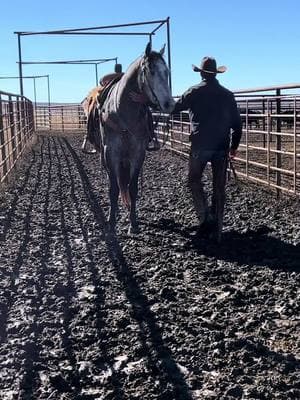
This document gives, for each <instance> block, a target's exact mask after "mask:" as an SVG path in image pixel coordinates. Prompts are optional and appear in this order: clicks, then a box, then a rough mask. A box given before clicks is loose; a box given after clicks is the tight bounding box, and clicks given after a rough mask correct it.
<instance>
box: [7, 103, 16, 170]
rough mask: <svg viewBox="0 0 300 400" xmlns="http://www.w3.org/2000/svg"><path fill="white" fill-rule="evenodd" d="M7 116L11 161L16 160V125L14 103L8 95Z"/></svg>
mask: <svg viewBox="0 0 300 400" xmlns="http://www.w3.org/2000/svg"><path fill="white" fill-rule="evenodd" d="M8 118H9V128H10V129H9V130H10V147H11V150H10V152H9V153H10V154H12V158H13V161H12V163H13V162H14V161H15V160H16V158H17V154H16V137H15V133H16V129H15V128H16V127H15V116H14V104H13V101H12V98H11V96H9V101H8Z"/></svg>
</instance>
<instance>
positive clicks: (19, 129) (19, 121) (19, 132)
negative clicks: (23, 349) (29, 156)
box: [16, 97, 24, 154]
mask: <svg viewBox="0 0 300 400" xmlns="http://www.w3.org/2000/svg"><path fill="white" fill-rule="evenodd" d="M21 99H22V98H21ZM16 106H17V142H18V144H17V147H18V154H19V153H21V150H22V133H23V126H24V125H23V124H22V119H21V107H20V97H17V101H16Z"/></svg>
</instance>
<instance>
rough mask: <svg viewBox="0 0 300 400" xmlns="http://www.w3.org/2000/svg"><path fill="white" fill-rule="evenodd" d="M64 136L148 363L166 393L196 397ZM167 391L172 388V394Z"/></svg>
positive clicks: (178, 397) (80, 164)
mask: <svg viewBox="0 0 300 400" xmlns="http://www.w3.org/2000/svg"><path fill="white" fill-rule="evenodd" d="M63 140H64V143H65V145H66V147H67V148H68V150H69V151H70V153H71V155H72V157H73V159H74V162H75V164H76V165H77V168H78V171H79V174H80V176H81V179H82V184H83V187H84V192H85V194H86V196H87V199H88V202H89V206H90V209H91V211H92V212H93V214H94V217H95V220H96V221H97V222H98V224H99V225H100V226H102V227H103V228H104V241H105V246H106V249H107V253H108V256H109V259H110V262H111V264H112V267H113V269H114V271H115V274H116V277H117V279H118V280H119V282H120V283H121V284H122V287H123V288H124V292H125V295H126V297H127V299H128V301H129V303H130V304H131V307H132V317H133V318H134V319H135V321H136V322H137V324H138V326H139V338H140V341H141V344H142V349H143V353H144V354H145V357H146V358H147V363H148V367H149V369H150V370H151V372H152V374H153V375H154V376H156V377H157V379H159V381H160V392H161V393H165V395H166V396H169V397H168V398H174V399H175V398H176V399H182V400H192V395H191V393H190V388H189V386H188V384H187V383H186V381H185V378H184V375H183V374H182V372H181V371H180V369H179V368H178V366H177V363H176V361H175V360H174V358H173V356H172V353H171V351H170V350H169V349H168V347H167V346H166V345H165V344H164V341H163V337H162V330H161V328H160V327H159V326H158V324H157V322H156V320H157V318H156V316H155V314H154V312H153V311H152V310H151V309H150V306H151V304H150V302H149V300H148V298H147V296H146V295H145V294H144V293H143V291H142V289H141V288H140V286H139V284H138V282H137V280H136V278H135V276H134V274H133V272H132V271H131V268H130V265H129V264H128V262H127V260H126V257H125V255H124V253H123V250H122V247H121V245H120V243H119V240H118V237H117V236H116V235H114V234H108V232H107V230H106V228H105V218H104V214H103V210H102V208H101V206H100V204H99V202H98V201H97V199H96V196H95V194H94V189H93V187H92V185H91V183H90V180H89V177H88V175H87V173H86V171H85V168H84V165H83V164H82V162H81V160H80V158H79V157H78V155H77V153H76V151H75V150H74V149H73V148H72V146H71V145H70V143H69V142H68V141H67V140H66V139H63ZM166 392H168V395H167V394H166Z"/></svg>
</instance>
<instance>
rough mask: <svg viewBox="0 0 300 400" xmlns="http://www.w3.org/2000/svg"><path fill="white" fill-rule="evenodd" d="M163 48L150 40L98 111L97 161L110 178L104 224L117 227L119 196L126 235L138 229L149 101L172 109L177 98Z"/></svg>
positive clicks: (163, 107)
mask: <svg viewBox="0 0 300 400" xmlns="http://www.w3.org/2000/svg"><path fill="white" fill-rule="evenodd" d="M164 50H165V47H163V48H162V49H161V50H160V51H159V52H155V51H152V49H151V44H150V43H148V44H147V46H146V49H145V51H144V53H143V55H142V56H140V57H139V58H137V59H136V60H135V61H134V62H133V63H132V64H131V65H130V66H129V68H128V69H127V71H126V72H125V73H124V75H123V76H122V77H121V79H120V80H119V81H118V82H116V83H115V84H113V85H112V87H111V88H110V90H109V93H108V94H107V97H106V99H105V100H104V102H103V99H102V104H101V106H100V103H101V101H100V102H99V98H98V112H99V124H100V142H101V150H100V154H101V159H102V161H103V163H104V166H105V169H106V171H107V175H108V181H109V198H110V208H109V216H108V224H109V228H110V230H111V231H114V230H115V226H116V213H117V210H118V199H119V195H121V199H122V203H123V204H124V205H125V207H126V208H127V209H128V211H129V219H130V227H129V233H132V234H134V233H138V232H139V225H138V221H137V214H136V200H137V195H138V178H139V175H140V172H141V168H142V166H143V163H144V159H145V153H146V148H147V145H148V142H149V121H148V118H149V108H148V104H149V105H152V106H155V107H156V108H158V109H160V111H161V112H164V113H171V112H172V110H173V108H174V105H175V101H174V99H173V97H172V94H171V90H170V87H169V84H168V79H169V69H168V67H167V64H166V62H165V60H164V58H163V54H164ZM134 92H135V93H139V94H140V95H141V96H143V98H145V99H146V102H147V105H145V102H136V101H134V100H133V98H132V96H131V94H132V93H134Z"/></svg>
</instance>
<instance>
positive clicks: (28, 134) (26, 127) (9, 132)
mask: <svg viewBox="0 0 300 400" xmlns="http://www.w3.org/2000/svg"><path fill="white" fill-rule="evenodd" d="M34 131H35V129H34V115H33V104H32V102H31V101H30V100H28V99H27V98H26V97H24V96H19V95H15V94H12V93H6V92H1V91H0V183H2V182H4V181H6V180H7V178H8V175H9V173H10V172H11V171H12V169H13V168H14V166H15V165H16V162H17V160H18V159H19V158H20V156H21V155H22V153H23V152H24V149H25V148H26V146H27V144H28V143H30V142H31V139H32V137H33V134H34Z"/></svg>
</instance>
